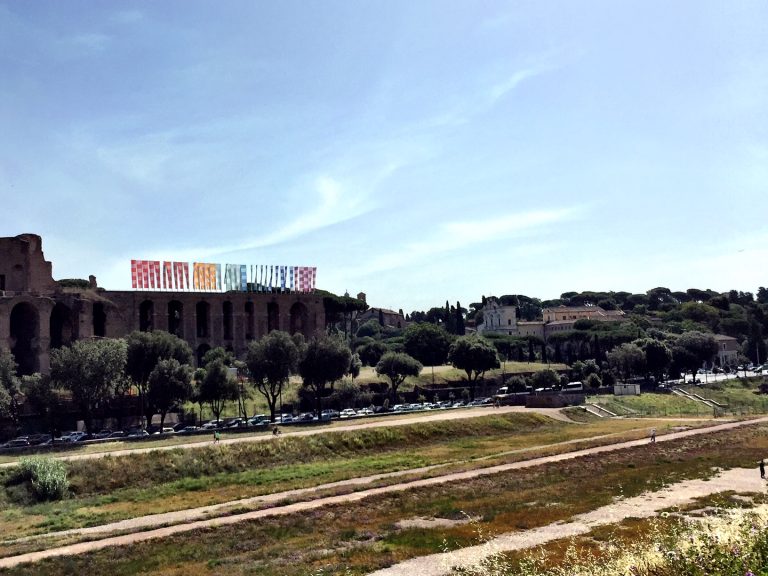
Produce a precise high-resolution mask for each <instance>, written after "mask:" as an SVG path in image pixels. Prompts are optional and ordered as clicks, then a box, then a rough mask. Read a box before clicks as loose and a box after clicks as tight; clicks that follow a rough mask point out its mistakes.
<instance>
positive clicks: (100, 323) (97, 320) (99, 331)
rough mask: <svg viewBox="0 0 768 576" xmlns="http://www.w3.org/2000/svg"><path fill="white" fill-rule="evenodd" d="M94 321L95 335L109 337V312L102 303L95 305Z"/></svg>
mask: <svg viewBox="0 0 768 576" xmlns="http://www.w3.org/2000/svg"><path fill="white" fill-rule="evenodd" d="M92 319H93V335H94V336H100V337H102V338H103V337H105V336H106V335H107V311H106V309H105V308H104V304H102V303H101V302H96V303H94V305H93V312H92Z"/></svg>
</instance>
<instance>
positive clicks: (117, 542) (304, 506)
mask: <svg viewBox="0 0 768 576" xmlns="http://www.w3.org/2000/svg"><path fill="white" fill-rule="evenodd" d="M764 422H768V417H762V418H757V419H754V420H745V421H739V422H729V423H726V424H719V425H716V426H711V427H708V428H699V429H694V430H686V431H683V432H674V433H671V434H667V435H664V436H661V437H659V438H658V440H657V441H658V442H668V441H670V440H677V439H679V438H686V437H688V436H696V435H700V434H708V433H711V432H717V431H722V430H730V429H733V428H738V427H741V426H746V425H751V424H756V423H764ZM647 444H648V440H647V439H643V440H631V441H627V442H618V443H615V444H610V445H606V446H598V447H594V448H587V449H583V450H576V451H573V452H567V453H565V454H557V455H554V456H546V457H542V458H536V459H532V460H525V461H522V462H514V463H511V464H502V465H498V466H489V467H487V468H482V469H477V470H470V471H466V472H457V473H452V474H445V475H442V476H436V477H433V478H425V479H421V480H413V481H409V482H403V483H400V484H393V485H389V486H384V487H379V488H370V489H367V490H361V491H359V492H353V493H351V494H343V495H340V496H329V497H324V498H317V499H315V500H310V501H305V502H296V503H292V504H287V505H282V506H280V505H278V506H275V507H273V508H267V509H263V510H256V511H253V512H246V513H243V514H236V515H232V516H223V517H218V518H211V519H205V520H194V521H190V522H188V523H185V524H177V525H173V526H167V527H163V528H156V529H150V530H147V531H144V532H137V533H132V534H126V535H123V536H112V537H107V538H103V539H101V540H94V541H90V542H81V543H77V544H72V545H69V546H61V547H56V548H50V549H48V550H42V551H40V552H30V553H27V554H20V555H17V556H11V557H7V558H2V559H0V568H6V567H10V566H15V565H17V564H21V563H25V562H36V561H39V560H42V559H44V558H49V557H52V556H69V555H73V554H82V553H85V552H89V551H93V550H99V549H102V548H107V547H110V546H126V545H130V544H133V543H135V542H140V541H144V540H151V539H155V538H164V537H167V536H171V535H174V534H180V533H183V532H189V531H191V530H197V529H199V528H208V527H215V526H223V525H228V524H235V523H238V522H243V521H246V520H255V519H259V518H266V517H269V516H282V515H287V514H293V513H296V512H303V511H307V510H314V509H316V508H320V507H323V506H328V505H332V504H344V503H347V502H355V501H359V500H362V499H364V498H367V497H369V496H375V495H379V494H386V493H393V492H402V491H406V490H410V489H414V488H422V487H426V486H433V485H436V484H442V483H446V482H457V481H462V480H468V479H472V478H477V477H480V476H486V475H490V474H497V473H499V472H506V471H509V470H515V469H521V468H529V467H532V466H538V465H541V464H545V463H550V462H559V461H562V460H567V459H572V458H577V457H579V456H584V455H587V454H600V453H603V452H610V451H614V450H619V449H623V448H630V447H635V446H642V445H647ZM753 474H755V473H754V472H753ZM356 480H358V481H359V480H361V479H356ZM356 480H355V479H353V480H349V481H344V482H341V483H339V484H340V485H344V484H348V485H352V484H353V483H354V482H355V481H356ZM728 481H729V483H728V484H727V485H728V486H730V488H729V489H733V486H734V484H733V483H732V481H731V479H730V478H729V480H728ZM708 486H710V489H711V490H710V492H708V493H713V492H718V491H722V490H723V489H724V488H722V487H719V486H720V485H719V484H716V483H715V484H708ZM750 491H754V490H750ZM228 505H231V503H228ZM669 505H671V504H669ZM646 506H649V504H648V503H647V502H646ZM665 506H668V505H667V504H665ZM195 510H199V509H193V510H186V511H181V512H179V514H182V515H183V514H185V513H187V514H190V519H192V518H194V517H195V516H194V514H195ZM174 514H176V513H174ZM606 514H608V513H607V512H606V513H604V514H603V516H605V517H607V516H606ZM157 516H161V515H157ZM585 516H588V515H585ZM150 518H151V517H150ZM141 521H143V520H142V519H141V518H136V519H132V520H128V521H126V522H135V523H139V522H141ZM162 523H163V522H162V521H158V522H157V523H156V524H154V525H161V524H162ZM117 524H123V523H117ZM150 525H152V524H148V525H145V526H143V527H147V526H150ZM109 526H114V525H105V526H104V527H101V528H107V527H109ZM556 526H559V525H556ZM118 529H120V528H113V530H118ZM123 529H125V528H123ZM561 530H564V528H562V527H559V528H553V531H554V532H555V533H558V532H559V531H561ZM559 537H561V536H553V538H559ZM427 558H430V557H427ZM418 560H419V559H414V560H412V562H416V561H418ZM404 564H406V563H404ZM390 569H395V567H393V568H390ZM408 570H410V572H409V574H413V573H416V574H431V573H428V572H422V571H421V570H420V569H416V571H415V572H414V568H409V569H408ZM439 573H440V574H442V573H443V572H439ZM395 574H406V572H392V573H391V575H395ZM435 574H437V573H435Z"/></svg>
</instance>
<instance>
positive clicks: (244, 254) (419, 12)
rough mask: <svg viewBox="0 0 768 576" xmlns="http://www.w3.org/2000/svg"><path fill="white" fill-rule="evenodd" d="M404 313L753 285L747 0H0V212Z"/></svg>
mask: <svg viewBox="0 0 768 576" xmlns="http://www.w3.org/2000/svg"><path fill="white" fill-rule="evenodd" d="M27 232H29V233H35V234H39V235H41V236H42V237H43V249H44V251H45V255H46V259H48V260H50V261H52V262H53V273H54V277H55V278H87V277H88V275H89V274H94V275H95V276H96V277H97V278H98V282H99V285H100V286H103V287H105V288H107V289H114V290H117V289H129V288H130V286H131V277H130V260H131V259H134V258H135V259H145V260H147V259H157V260H186V261H190V262H192V261H200V262H214V263H216V262H218V263H222V264H224V263H237V264H277V265H303V266H316V267H317V269H318V272H317V284H318V287H319V288H322V289H326V290H330V291H332V292H334V293H337V294H343V293H344V292H345V291H348V292H349V293H350V294H352V295H355V294H357V293H358V292H360V291H362V292H365V293H366V294H367V300H368V303H369V304H370V305H372V306H377V307H385V308H392V309H395V310H397V309H399V308H402V309H403V310H404V311H406V312H410V311H412V310H425V309H428V308H430V307H432V306H441V305H443V304H444V302H445V301H446V300H450V301H451V302H452V303H453V302H456V301H460V302H461V303H462V305H463V306H466V305H468V304H469V303H471V302H477V301H479V300H480V298H481V296H483V295H485V296H491V295H502V294H526V295H529V296H535V297H539V298H542V299H548V298H556V297H558V296H559V295H560V294H561V293H562V292H566V291H582V290H600V291H602V290H605V291H608V290H615V291H619V290H626V291H630V292H645V291H646V290H648V289H651V288H654V287H657V286H665V287H668V288H670V289H672V290H685V289H687V288H690V287H696V288H700V289H707V288H709V289H713V290H718V291H725V290H729V289H737V290H745V291H751V292H756V291H757V288H758V287H759V286H766V285H768V273H767V272H766V263H768V3H766V2H765V1H764V0H741V1H739V2H723V1H722V0H695V1H694V0H681V1H679V2H668V1H654V0H642V1H630V0H627V1H622V2H615V1H609V0H606V1H589V0H584V1H579V2H572V1H570V0H561V1H546V0H532V1H511V2H501V1H471V2H470V1H462V2H458V1H454V0H439V1H437V0H434V1H430V0H420V1H418V2H414V1H413V0H379V1H375V0H370V1H363V2H349V1H347V0H344V1H340V0H323V1H322V2H320V1H317V0H302V1H298V0H280V1H279V2H267V1H265V0H248V1H246V0H227V1H226V2H220V1H214V0H207V1H200V0H164V1H162V2H157V1H152V2H150V1H130V0H123V1H110V2H93V1H92V0H68V1H67V2H61V1H60V0H35V1H27V0H12V1H11V0H0V236H15V235H17V234H21V233H27Z"/></svg>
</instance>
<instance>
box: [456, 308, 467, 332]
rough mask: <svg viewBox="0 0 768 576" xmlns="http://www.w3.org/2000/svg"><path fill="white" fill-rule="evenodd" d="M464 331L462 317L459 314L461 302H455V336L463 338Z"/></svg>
mask: <svg viewBox="0 0 768 576" xmlns="http://www.w3.org/2000/svg"><path fill="white" fill-rule="evenodd" d="M465 332H466V330H465V329H464V315H463V314H462V313H461V302H459V301H458V300H457V301H456V334H457V335H459V336H464V334H465Z"/></svg>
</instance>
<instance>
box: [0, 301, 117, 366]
mask: <svg viewBox="0 0 768 576" xmlns="http://www.w3.org/2000/svg"><path fill="white" fill-rule="evenodd" d="M41 316H42V313H41V311H40V310H38V309H37V308H36V307H35V306H33V305H32V304H31V303H30V302H19V303H18V304H16V305H15V306H14V307H13V308H12V309H11V315H10V319H9V320H10V322H9V324H10V326H9V328H10V331H9V336H10V340H9V344H10V349H11V353H12V354H13V356H14V358H15V359H16V363H17V364H18V367H19V373H20V374H32V373H33V372H36V371H37V370H39V368H40V366H39V360H38V355H39V352H40V350H41V349H43V348H46V346H45V342H42V341H41V330H40V326H41V322H42V321H44V320H43V319H42V318H41ZM91 318H92V322H93V326H92V327H91V334H92V335H93V336H106V332H107V313H106V310H105V308H104V304H102V303H101V302H96V303H94V304H93V310H92V314H91ZM79 330H80V313H79V311H78V310H73V309H72V308H70V307H69V306H67V305H66V304H64V303H62V302H57V303H56V304H54V306H53V308H52V309H51V312H50V315H49V317H48V330H47V334H48V343H47V348H48V350H53V349H56V348H61V347H62V346H65V345H68V344H71V343H72V342H73V341H75V340H77V339H78V338H79V337H80V334H79Z"/></svg>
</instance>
